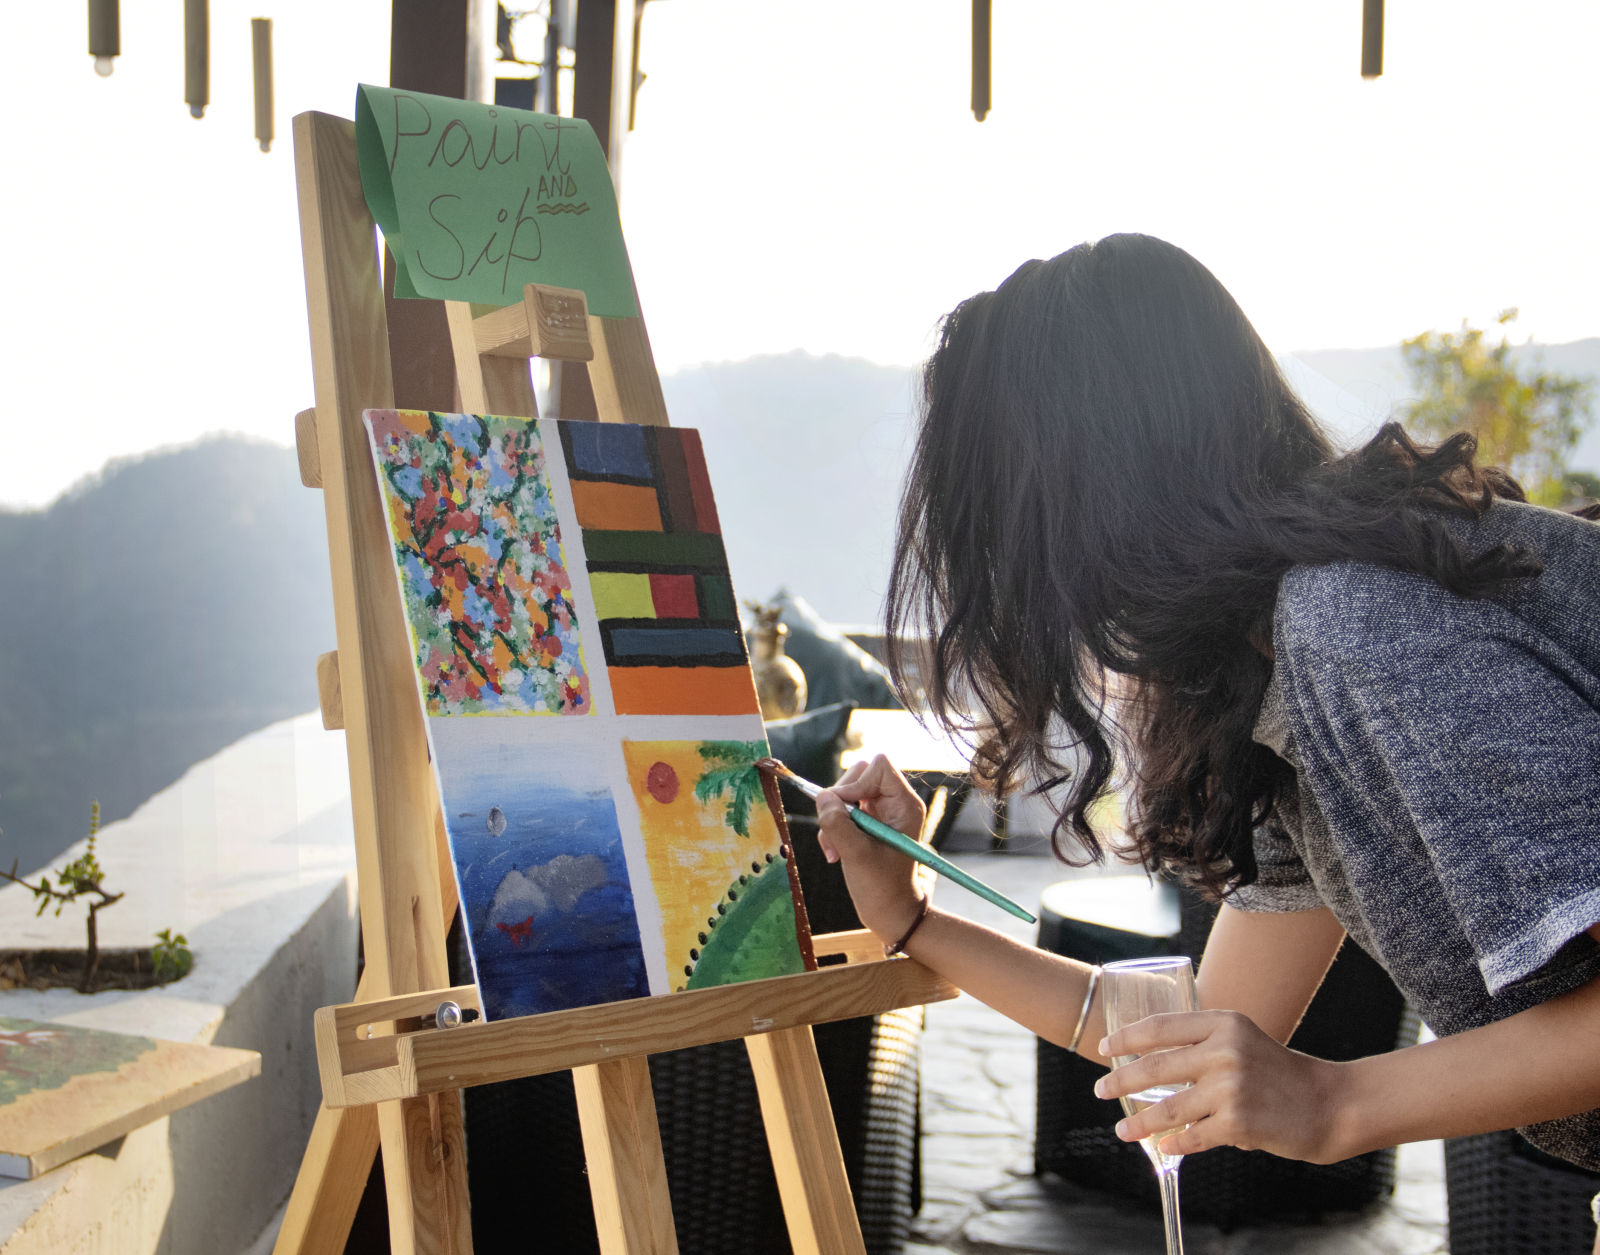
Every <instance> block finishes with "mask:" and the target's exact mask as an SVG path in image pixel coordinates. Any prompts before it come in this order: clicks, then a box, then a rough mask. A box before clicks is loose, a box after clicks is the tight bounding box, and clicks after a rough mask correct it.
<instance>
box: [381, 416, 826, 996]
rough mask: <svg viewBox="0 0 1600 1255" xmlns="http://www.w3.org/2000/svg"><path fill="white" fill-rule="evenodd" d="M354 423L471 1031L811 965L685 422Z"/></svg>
mask: <svg viewBox="0 0 1600 1255" xmlns="http://www.w3.org/2000/svg"><path fill="white" fill-rule="evenodd" d="M365 421H366V425H367V429H368V431H369V432H370V433H371V437H372V449H373V457H374V463H375V466H376V468H377V474H378V480H379V483H380V486H381V489H382V493H383V499H384V504H385V513H386V517H387V520H388V527H389V535H390V539H391V542H392V544H393V548H394V561H395V571H396V575H397V578H398V580H399V586H400V591H401V600H402V602H403V604H404V606H405V611H406V618H407V623H408V627H409V631H410V635H411V640H412V645H413V649H414V663H415V668H416V675H417V683H418V690H419V693H420V695H421V700H422V703H423V709H424V713H425V715H426V719H427V730H428V740H429V744H430V747H431V750H432V758H433V765H434V771H435V774H436V778H437V780H438V784H439V793H440V797H441V800H442V803H443V806H444V815H445V825H446V829H447V831H448V832H449V836H450V848H451V856H452V860H453V863H454V867H455V873H456V884H457V888H458V890H459V893H460V899H461V903H462V908H463V910H464V912H465V920H466V935H467V939H468V945H469V948H470V952H471V954H472V959H473V968H474V972H475V975H476V978H477V984H478V987H479V991H480V997H481V999H482V1006H483V1013H484V1016H485V1018H486V1019H491V1020H493V1019H500V1018H504V1017H507V1016H517V1015H534V1014H538V1013H540V1012H544V1011H557V1010H562V1009H564V1008H568V1007H579V1006H591V1005H593V1004H595V1003H600V1002H614V1001H620V1000H623V999H627V998H637V997H643V996H646V995H649V994H664V993H671V992H680V991H682V990H684V989H699V988H707V987H710V986H713V985H720V984H726V983H728V982H731V981H740V980H758V979H762V978H765V977H771V976H787V975H792V974H794V973H797V972H801V971H805V970H807V969H808V968H809V967H814V966H815V962H814V960H812V959H811V957H810V937H809V934H808V931H807V928H806V922H805V912H804V908H803V905H801V904H800V902H799V899H798V895H797V894H796V892H795V887H796V885H797V879H798V878H797V877H796V876H795V875H794V874H793V872H792V869H791V868H790V866H789V855H790V851H789V848H788V847H787V845H785V844H784V842H783V839H782V836H781V834H780V833H779V831H778V826H777V823H776V821H775V819H774V817H773V815H772V814H771V812H770V811H769V810H768V808H767V806H766V802H765V799H764V797H763V795H762V787H761V781H760V777H759V773H758V771H757V769H756V766H755V764H756V762H757V761H758V760H759V759H761V758H762V757H764V756H765V755H766V754H767V743H766V736H765V732H764V730H763V725H762V721H761V714H760V708H759V704H758V701H757V698H756V693H755V686H754V683H753V681H752V679H751V675H750V667H749V659H748V657H747V655H746V652H745V645H744V635H743V632H742V630H741V627H740V623H739V618H738V612H737V606H738V601H737V599H736V598H735V596H734V592H733V587H732V584H731V582H730V579H729V575H728V562H727V555H726V553H725V551H724V549H723V545H722V538H721V526H720V522H719V520H718V516H717V511H716V503H715V501H714V499H713V497H712V495H711V485H710V480H709V477H708V475H707V473H706V465H705V456H704V453H703V451H702V450H701V447H700V441H699V437H698V435H697V433H695V432H694V431H692V430H689V429H684V428H650V427H643V426H639V425H636V424H631V423H604V424H601V423H567V422H560V421H558V420H555V419H518V418H502V417H490V416H481V415H472V414H436V413H429V412H426V411H419V410H413V411H397V410H374V411H369V412H368V413H367V414H366V416H365Z"/></svg>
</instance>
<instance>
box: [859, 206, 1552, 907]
mask: <svg viewBox="0 0 1600 1255" xmlns="http://www.w3.org/2000/svg"><path fill="white" fill-rule="evenodd" d="M1474 452H1475V446H1474V443H1473V441H1472V439H1471V437H1469V436H1465V435H1459V436H1456V437H1452V438H1451V439H1449V440H1447V441H1445V442H1444V443H1443V444H1442V445H1440V446H1438V447H1437V448H1424V447H1421V446H1419V445H1417V444H1415V443H1413V442H1412V441H1411V440H1410V438H1409V437H1407V436H1406V434H1405V433H1404V432H1403V431H1402V430H1401V429H1400V428H1399V427H1398V426H1396V425H1392V424H1391V425H1389V426H1386V427H1385V428H1383V430H1382V431H1380V432H1379V433H1378V435H1377V437H1376V438H1374V439H1373V440H1372V441H1371V442H1370V443H1369V444H1368V445H1367V446H1366V447H1365V448H1363V449H1361V450H1360V451H1359V452H1357V453H1353V454H1350V455H1348V456H1345V457H1338V456H1336V454H1335V451H1334V449H1333V447H1332V445H1331V444H1330V443H1329V441H1328V439H1327V437H1326V436H1325V435H1324V434H1323V433H1322V431H1321V430H1320V429H1319V428H1318V426H1317V424H1316V422H1315V420H1313V419H1312V417H1311V416H1310V414H1309V413H1308V412H1307V410H1306V408H1305V406H1304V405H1303V404H1302V403H1301V402H1300V401H1299V400H1298V399H1297V398H1296V397H1295V395H1294V394H1293V393H1292V392H1291V391H1290V389H1289V386H1288V384H1287V383H1286V382H1285V381H1284V378H1283V376H1282V374H1281V372H1280V371H1279V369H1278V367H1277V363H1276V362H1275V361H1274V360H1273V358H1272V355H1271V354H1270V353H1269V352H1268V350H1267V348H1266V346H1265V345H1264V344H1263V343H1262V342H1261V340H1260V338H1259V337H1258V336H1257V335H1256V333H1255V330H1254V329H1253V328H1252V327H1251V326H1250V323H1249V321H1248V320H1247V319H1246V318H1245V316H1244V314H1243V312H1242V311H1241V310H1240V309H1239V307H1238V305H1237V304H1236V303H1235V302H1234V300H1233V298H1232V297H1231V296H1230V295H1229V294H1228V292H1227V290H1226V289H1224V288H1223V286H1222V285H1221V284H1220V283H1218V282H1217V280H1216V279H1215V278H1214V277H1213V276H1212V274H1211V273H1210V271H1208V270H1207V269H1206V268H1205V267H1204V266H1202V265H1200V263H1199V262H1197V261H1195V260H1194V258H1192V257H1190V256H1189V254H1187V253H1185V252H1184V251H1183V250H1182V249H1179V248H1176V247H1174V246H1172V245H1170V244H1166V243H1163V242H1162V241H1160V240H1156V239H1152V238H1150V237H1148V236H1141V235H1115V236H1110V237H1108V238H1106V239H1104V240H1101V241H1099V242H1098V243H1095V244H1083V245H1079V246H1078V247H1077V248H1074V249H1071V250H1069V251H1068V252H1065V253H1063V254H1061V255H1060V256H1059V257H1055V258H1053V259H1052V260H1050V261H1046V262H1041V261H1031V262H1028V263H1026V264H1025V265H1023V266H1022V267H1021V268H1020V269H1018V270H1017V271H1016V273H1015V274H1013V275H1012V276H1011V277H1010V278H1009V279H1007V280H1006V281H1005V283H1003V284H1001V286H1000V287H999V288H998V289H997V290H995V291H993V292H984V293H981V294H980V295H978V296H975V297H972V298H971V299H970V300H967V301H964V302H963V303H962V304H961V305H959V306H958V307H957V308H956V309H955V310H954V312H952V313H951V314H950V315H949V316H948V317H947V318H946V319H945V320H944V323H943V327H942V332H941V335H940V340H939V345H938V348H937V350H936V351H935V353H934V354H933V357H932V358H931V359H930V360H929V362H928V364H927V367H926V369H925V372H924V378H923V417H922V424H921V429H920V432H919V435H918V440H917V447H916V451H915V453H914V455H913V459H912V465H911V471H910V475H909V478H908V481H907V484H906V489H905V495H904V497H903V500H902V503H901V514H900V524H899V535H898V538H897V542H896V552H895V565H894V571H893V575H892V577H891V580H890V585H889V594H888V611H887V619H888V630H889V636H890V642H889V657H890V666H891V670H892V671H893V672H894V674H895V676H896V679H897V681H898V682H899V683H900V684H901V686H902V688H903V689H904V688H905V687H906V678H907V675H908V671H909V669H910V667H911V664H912V663H913V655H912V650H913V648H914V647H913V645H912V642H913V641H915V640H919V639H921V640H927V641H931V651H930V656H927V657H919V658H918V659H917V660H916V661H919V662H920V663H921V667H922V671H923V675H922V682H923V685H924V687H925V690H926V694H927V698H928V701H929V704H930V705H931V707H932V710H933V712H934V713H935V715H936V716H937V717H938V718H939V719H940V720H941V721H943V722H944V723H945V724H946V725H947V726H951V727H957V728H965V729H966V730H967V731H969V732H975V733H976V735H977V737H978V738H979V740H978V745H977V763H978V767H979V769H980V770H981V771H982V773H983V774H985V775H986V776H988V777H989V778H990V779H991V780H993V781H994V782H995V784H996V785H997V786H998V787H1001V788H1010V787H1012V786H1014V785H1017V784H1021V783H1030V784H1033V785H1035V786H1037V787H1039V788H1040V789H1053V788H1056V787H1058V786H1060V785H1062V784H1065V783H1068V782H1069V781H1070V784H1071V788H1070V790H1069V792H1068V793H1067V795H1066V798H1067V800H1066V803H1065V805H1064V807H1063V809H1062V811H1061V814H1060V817H1059V818H1058V820H1057V822H1056V825H1055V828H1054V831H1053V834H1052V836H1053V840H1054V844H1055V847H1056V850H1057V852H1058V853H1059V854H1060V855H1061V857H1063V858H1065V859H1067V860H1068V861H1069V862H1070V861H1083V858H1084V857H1089V858H1099V857H1101V855H1102V854H1103V850H1102V846H1101V843H1100V841H1099V838H1098V837H1097V836H1096V834H1095V832H1094V831H1093V828H1092V826H1091V824H1090V820H1089V811H1090V807H1091V806H1092V805H1093V803H1094V802H1095V801H1096V800H1097V799H1098V798H1100V797H1101V796H1102V795H1103V794H1104V793H1105V792H1106V791H1107V789H1108V785H1109V784H1110V782H1111V780H1112V778H1113V775H1114V772H1115V770H1116V767H1117V759H1118V758H1119V756H1123V755H1121V754H1119V753H1118V751H1119V750H1120V751H1123V752H1124V754H1125V756H1126V758H1127V759H1128V760H1129V761H1130V763H1131V767H1132V771H1133V778H1132V779H1131V781H1130V793H1131V798H1132V802H1133V806H1132V815H1131V822H1130V833H1131V835H1132V836H1133V838H1134V842H1135V846H1136V851H1137V857H1138V858H1139V860H1140V861H1142V862H1143V864H1144V865H1145V866H1146V867H1147V868H1150V869H1151V870H1156V869H1158V868H1163V869H1167V870H1172V871H1176V872H1178V873H1180V874H1182V875H1184V876H1185V877H1186V878H1187V879H1189V880H1191V881H1192V882H1195V883H1198V884H1200V885H1202V886H1204V887H1206V888H1208V889H1209V890H1211V891H1212V892H1215V893H1222V892H1224V891H1226V889H1227V888H1228V887H1229V886H1232V885H1238V884H1248V883H1249V882H1250V881H1252V880H1253V879H1254V878H1255V874H1256V866H1255V859H1254V856H1253V852H1252V843H1251V834H1252V831H1253V829H1254V827H1255V826H1256V824H1258V823H1260V822H1261V821H1263V820H1264V819H1265V818H1266V817H1267V816H1268V815H1270V813H1271V811H1272V808H1273V806H1274V804H1275V802H1276V800H1277V797H1278V794H1279V791H1280V790H1281V789H1282V787H1283V786H1284V784H1285V783H1286V781H1287V779H1288V768H1287V766H1286V765H1285V764H1284V763H1283V762H1282V761H1281V760H1280V759H1278V758H1277V756H1276V755H1274V754H1273V753H1272V752H1271V751H1270V750H1267V749H1265V748H1264V747H1262V746H1260V745H1257V744H1256V743H1255V742H1254V741H1253V740H1252V739H1251V732H1252V729H1253V726H1254V722H1255V719H1256V716H1257V713H1258V710H1259V707H1260V704H1261V698H1262V695H1263V693H1264V691H1265V688H1266V685H1267V682H1268V680H1269V679H1270V677H1271V667H1272V664H1271V662H1270V661H1269V650H1270V631H1271V616H1272V610H1273V605H1274V602H1275V599H1276V595H1277V586H1278V581H1279V579H1280V577H1281V576H1282V575H1283V573H1284V572H1285V571H1286V570H1287V569H1288V568H1289V567H1290V566H1292V565H1294V564H1296V563H1325V562H1331V561H1337V560H1340V559H1347V558H1349V559H1358V560H1362V561H1367V562H1373V563H1378V564H1381V565H1384V566H1388V567H1394V568H1398V569H1401V570H1407V571H1415V572H1419V573H1423V574H1426V575H1428V576H1431V577H1432V578H1434V579H1436V580H1438V581H1439V582H1440V583H1441V584H1443V585H1444V586H1446V587H1448V588H1450V589H1451V590H1453V591H1455V592H1458V593H1461V594H1463V595H1466V596H1479V595H1482V594H1483V593H1485V592H1487V591H1488V590H1489V589H1491V588H1492V587H1494V586H1495V585H1496V584H1498V583H1500V582H1501V581H1503V580H1506V579H1508V578H1513V577H1517V576H1522V575H1529V574H1535V573H1537V571H1538V569H1539V568H1538V564H1537V562H1536V561H1535V560H1534V559H1533V558H1532V557H1531V556H1530V555H1527V554H1525V553H1520V552H1517V551H1510V550H1501V549H1497V550H1494V551H1492V552H1490V553H1488V554H1484V555H1481V556H1479V557H1477V558H1475V559H1474V558H1472V557H1470V556H1469V555H1468V554H1466V553H1465V552H1463V550H1462V549H1461V547H1460V546H1459V545H1458V544H1457V542H1456V541H1455V540H1454V539H1453V538H1452V537H1451V534H1450V532H1449V531H1448V530H1447V528H1446V526H1445V522H1444V519H1443V517H1442V514H1445V513H1455V514H1464V515H1472V516H1475V515H1477V514H1480V513H1482V511H1483V510H1485V509H1487V508H1488V505H1489V503H1490V502H1491V501H1492V499H1493V498H1494V497H1496V496H1506V497H1521V495H1522V494H1521V491H1520V489H1518V488H1517V486H1516V484H1515V483H1514V482H1513V481H1512V480H1511V479H1510V478H1509V477H1508V476H1506V475H1504V474H1503V473H1501V472H1499V471H1497V470H1494V469H1492V468H1486V469H1478V468H1475V467H1474V466H1473V454H1474ZM1108 687H1109V688H1111V689H1114V690H1116V691H1115V693H1111V692H1108ZM1113 697H1115V698H1116V700H1115V702H1114V703H1113V702H1112V700H1111V699H1112V698H1113ZM1111 705H1115V708H1116V710H1117V712H1118V715H1117V718H1116V720H1112V719H1111V718H1109V717H1108V707H1109V706H1111ZM974 715H975V722H974V723H971V724H968V723H965V722H964V720H969V719H973V717H974ZM1113 739H1115V740H1117V741H1118V742H1119V743H1120V744H1118V745H1117V746H1116V747H1114V746H1113ZM1069 832H1070V834H1071V838H1072V840H1070V841H1069V840H1068V839H1067V837H1068V834H1069ZM1074 846H1076V847H1077V849H1076V850H1075V849H1074V848H1073V847H1074Z"/></svg>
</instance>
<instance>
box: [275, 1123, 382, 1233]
mask: <svg viewBox="0 0 1600 1255" xmlns="http://www.w3.org/2000/svg"><path fill="white" fill-rule="evenodd" d="M377 1153H378V1117H377V1113H376V1112H374V1111H373V1109H372V1108H371V1107H321V1108H319V1109H318V1111H317V1122H316V1124H314V1125H313V1126H312V1128H311V1139H310V1141H308V1142H307V1143H306V1153H305V1157H304V1158H303V1159H302V1160H301V1161H300V1175H299V1176H297V1177H296V1178H295V1182H294V1192H293V1193H292V1194H290V1195H289V1205H288V1207H287V1208H286V1209H285V1210H284V1213H283V1224H282V1225H281V1226H280V1227H279V1229H278V1240H277V1241H276V1242H275V1243H273V1247H272V1252H273V1255H343V1252H344V1248H345V1243H346V1241H347V1240H348V1239H349V1237H350V1225H351V1223H352V1222H353V1221H354V1220H355V1216H356V1207H357V1205H358V1204H359V1203H360V1202H361V1191H362V1190H363V1189H364V1188H365V1187H366V1183H367V1174H368V1173H369V1172H371V1171H372V1157H373V1156H374V1155H376V1154H377Z"/></svg>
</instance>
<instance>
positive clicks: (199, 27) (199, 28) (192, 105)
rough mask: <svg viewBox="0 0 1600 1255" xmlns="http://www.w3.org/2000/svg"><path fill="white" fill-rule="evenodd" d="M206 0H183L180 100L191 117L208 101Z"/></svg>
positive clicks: (202, 111) (200, 114) (202, 110)
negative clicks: (187, 108)
mask: <svg viewBox="0 0 1600 1255" xmlns="http://www.w3.org/2000/svg"><path fill="white" fill-rule="evenodd" d="M207 7H208V0H183V102H184V104H186V105H188V106H189V116H190V117H191V118H203V117H205V116H206V106H207V105H208V104H210V103H211V16H210V14H209V13H208V12H207Z"/></svg>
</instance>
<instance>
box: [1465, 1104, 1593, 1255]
mask: <svg viewBox="0 0 1600 1255" xmlns="http://www.w3.org/2000/svg"><path fill="white" fill-rule="evenodd" d="M1444 1173H1445V1189H1446V1191H1447V1193H1448V1195H1449V1206H1450V1217H1449V1224H1450V1255H1589V1252H1590V1251H1591V1250H1592V1249H1593V1247H1594V1220H1593V1218H1592V1217H1591V1216H1590V1213H1589V1200H1590V1199H1591V1198H1593V1197H1594V1195H1595V1194H1597V1193H1600V1173H1594V1172H1586V1171H1584V1170H1583V1169H1582V1168H1578V1167H1575V1166H1574V1165H1572V1164H1569V1163H1566V1162H1565V1161H1563V1160H1560V1159H1556V1158H1554V1157H1552V1156H1550V1155H1547V1154H1545V1153H1544V1152H1543V1151H1541V1150H1538V1149H1536V1148H1535V1147H1533V1146H1530V1145H1529V1144H1528V1143H1527V1142H1525V1141H1523V1140H1522V1138H1521V1137H1520V1136H1519V1135H1518V1134H1516V1133H1513V1132H1503V1133H1481V1134H1479V1135H1478V1136H1476V1137H1458V1138H1452V1139H1451V1140H1449V1141H1447V1142H1446V1143H1445V1144H1444Z"/></svg>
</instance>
